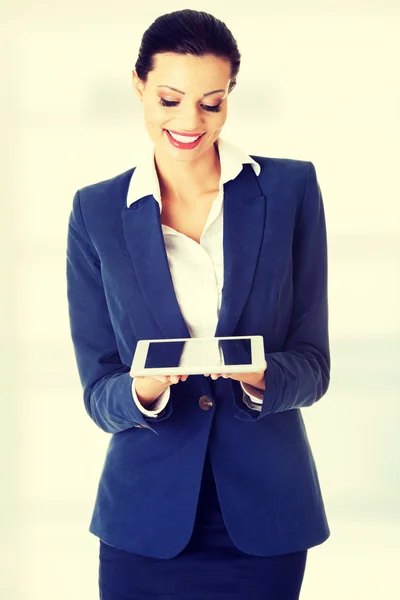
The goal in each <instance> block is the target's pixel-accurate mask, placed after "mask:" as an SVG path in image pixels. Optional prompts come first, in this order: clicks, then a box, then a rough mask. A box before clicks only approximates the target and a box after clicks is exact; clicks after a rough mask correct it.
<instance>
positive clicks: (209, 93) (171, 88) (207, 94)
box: [157, 85, 225, 98]
mask: <svg viewBox="0 0 400 600" xmlns="http://www.w3.org/2000/svg"><path fill="white" fill-rule="evenodd" d="M157 87H166V88H168V89H170V90H173V91H174V92H178V93H179V94H183V95H185V92H181V90H177V89H176V88H174V87H171V86H170V85H158V86H157ZM217 92H225V90H213V91H212V92H207V93H206V94H203V98H205V96H211V94H216V93H217Z"/></svg>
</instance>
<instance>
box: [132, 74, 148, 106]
mask: <svg viewBox="0 0 400 600" xmlns="http://www.w3.org/2000/svg"><path fill="white" fill-rule="evenodd" d="M132 87H133V90H134V92H135V94H136V95H137V97H138V98H139V100H140V101H141V102H143V91H144V88H145V84H144V83H143V81H141V80H140V79H139V77H138V75H137V73H136V71H134V70H133V71H132Z"/></svg>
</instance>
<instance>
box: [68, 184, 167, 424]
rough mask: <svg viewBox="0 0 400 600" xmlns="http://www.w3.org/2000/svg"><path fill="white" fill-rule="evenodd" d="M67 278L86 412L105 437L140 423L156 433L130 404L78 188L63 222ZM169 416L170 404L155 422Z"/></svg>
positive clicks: (126, 372) (125, 374)
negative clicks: (68, 213)
mask: <svg viewBox="0 0 400 600" xmlns="http://www.w3.org/2000/svg"><path fill="white" fill-rule="evenodd" d="M66 275H67V297H68V310H69V320H70V329H71V337H72V342H73V346H74V352H75V358H76V362H77V367H78V372H79V377H80V380H81V384H82V388H83V400H84V404H85V408H86V411H87V413H88V414H89V416H90V417H91V419H92V420H93V421H94V422H95V423H96V425H98V427H100V429H102V430H103V431H106V432H107V433H119V432H121V431H124V430H126V429H129V428H130V427H135V426H138V425H141V426H142V427H147V428H148V429H151V430H152V431H154V433H157V435H158V432H157V431H156V430H155V429H154V428H152V427H151V422H152V421H154V419H152V418H151V417H147V416H146V415H144V414H143V412H141V411H140V410H139V408H138V407H137V405H136V404H135V402H134V400H133V396H132V382H133V378H132V377H131V375H130V372H129V371H130V367H129V366H128V365H126V364H123V363H122V361H121V358H120V355H119V352H118V347H117V342H116V338H115V334H114V330H113V327H112V323H111V319H110V315H109V312H108V307H107V302H106V296H105V293H104V288H103V282H102V276H101V265H100V259H99V256H98V254H97V252H96V249H95V248H94V246H93V244H92V242H91V240H90V238H89V235H88V232H87V230H86V227H85V224H84V220H83V216H82V210H81V200H80V190H78V191H77V192H76V194H75V196H74V199H73V203H72V210H71V213H70V217H69V223H68V234H67V252H66ZM171 413H172V404H171V402H169V403H168V405H167V406H166V408H165V409H164V411H163V413H161V414H160V415H158V416H157V422H158V421H162V420H164V419H166V418H168V417H169V416H170V415H171Z"/></svg>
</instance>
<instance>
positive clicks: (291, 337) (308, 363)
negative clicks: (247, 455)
mask: <svg viewBox="0 0 400 600" xmlns="http://www.w3.org/2000/svg"><path fill="white" fill-rule="evenodd" d="M265 359H266V361H267V369H266V371H265V377H264V382H265V390H264V392H261V396H262V408H261V411H258V412H256V411H255V410H251V409H250V408H247V407H243V408H241V407H239V405H237V406H238V407H239V408H240V410H239V412H238V413H236V417H237V418H239V419H242V420H258V419H261V418H263V417H265V416H266V415H269V414H270V413H275V412H282V411H285V410H291V409H294V408H302V407H306V406H311V405H312V404H314V402H316V401H317V400H319V399H320V398H321V397H322V396H323V395H324V394H325V392H326V391H327V389H328V386H329V379H330V352H329V337H328V298H327V239H326V225H325V214H324V207H323V201H322V195H321V190H320V187H319V184H318V181H317V176H316V172H315V167H314V165H313V164H312V163H311V162H308V163H307V175H306V183H305V190H304V196H303V200H302V204H301V206H300V207H299V212H298V219H297V222H296V226H295V230H294V235H293V309H292V315H291V320H290V324H289V329H288V334H287V337H286V342H285V345H284V348H283V350H282V351H281V352H270V353H268V352H267V353H266V354H265Z"/></svg>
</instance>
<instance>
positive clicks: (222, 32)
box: [135, 9, 240, 92]
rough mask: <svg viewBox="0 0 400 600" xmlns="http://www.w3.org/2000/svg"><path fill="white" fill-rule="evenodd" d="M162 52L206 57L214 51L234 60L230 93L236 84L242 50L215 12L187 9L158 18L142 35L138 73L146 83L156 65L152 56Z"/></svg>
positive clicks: (228, 59) (226, 58)
mask: <svg viewBox="0 0 400 600" xmlns="http://www.w3.org/2000/svg"><path fill="white" fill-rule="evenodd" d="M163 52H176V53H177V54H193V55H194V56H204V55H205V54H213V55H215V56H218V57H219V58H222V59H225V60H227V61H229V62H230V63H231V77H230V79H231V82H230V85H229V92H231V91H232V89H233V88H234V87H235V85H236V77H237V74H238V72H239V67H240V52H239V50H238V47H237V43H236V40H235V38H234V37H233V35H232V33H231V32H230V31H229V29H228V27H227V26H226V25H225V23H223V22H222V21H220V20H219V19H216V18H215V17H214V16H213V15H210V14H209V13H206V12H203V11H197V10H191V9H184V10H177V11H175V12H172V13H168V14H165V15H162V16H161V17H158V18H157V19H156V20H155V21H154V23H152V24H151V25H150V27H149V28H148V29H147V30H146V31H145V33H144V34H143V37H142V41H141V45H140V50H139V56H138V59H137V61H136V64H135V70H136V73H137V75H138V77H139V79H141V80H142V81H143V82H146V81H147V76H148V74H149V72H150V71H152V69H153V68H154V60H153V57H154V55H155V54H159V53H163Z"/></svg>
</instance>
